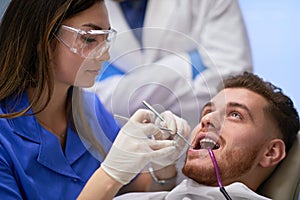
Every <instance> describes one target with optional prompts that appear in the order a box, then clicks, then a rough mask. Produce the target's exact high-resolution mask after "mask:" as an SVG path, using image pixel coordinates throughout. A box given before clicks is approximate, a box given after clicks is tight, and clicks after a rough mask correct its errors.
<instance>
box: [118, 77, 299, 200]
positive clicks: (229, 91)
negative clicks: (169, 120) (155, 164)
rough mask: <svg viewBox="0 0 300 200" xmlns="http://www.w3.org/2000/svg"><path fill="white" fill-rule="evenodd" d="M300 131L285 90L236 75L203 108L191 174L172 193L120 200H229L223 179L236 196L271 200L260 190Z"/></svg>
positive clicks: (188, 164)
mask: <svg viewBox="0 0 300 200" xmlns="http://www.w3.org/2000/svg"><path fill="white" fill-rule="evenodd" d="M298 130H299V116H298V113H297V111H296V109H295V108H294V106H293V102H292V101H291V100H290V98H288V97H287V96H285V95H284V94H283V93H282V92H281V90H280V89H279V88H277V87H275V86H274V85H272V84H270V83H268V82H264V81H263V80H262V79H260V78H259V77H257V76H256V75H253V74H251V73H244V74H243V75H239V76H236V77H233V78H230V79H228V80H226V81H225V82H224V88H223V89H222V90H221V91H220V92H219V93H218V94H217V95H216V96H215V97H214V98H213V99H212V100H211V101H210V102H208V103H207V104H206V105H205V106H204V107H203V110H202V119H201V121H200V123H199V124H198V126H197V127H196V128H195V129H194V131H193V141H192V146H193V148H189V149H188V150H187V153H186V161H185V165H184V167H183V173H184V174H185V175H186V176H187V177H188V178H187V179H185V180H184V181H183V182H182V183H181V184H179V185H178V186H177V187H175V188H174V189H173V190H172V191H170V192H152V193H128V194H125V195H121V196H119V197H116V199H172V200H174V199H226V198H225V196H224V194H223V193H221V192H220V190H219V186H220V184H221V183H222V184H223V185H224V186H225V189H226V191H227V193H228V195H229V196H230V197H231V198H232V199H268V198H267V197H263V196H261V195H259V194H257V193H255V191H256V190H257V189H258V187H259V186H260V185H261V184H262V183H263V182H264V181H265V180H266V179H267V178H268V177H269V176H270V174H271V173H272V172H273V170H274V169H275V168H276V166H277V165H278V164H279V163H280V162H281V161H282V160H283V159H284V158H285V156H286V154H287V152H288V150H289V149H290V147H291V145H292V143H293V141H294V140H295V138H296V135H297V132H298ZM208 147H209V148H211V149H212V151H213V154H214V155H215V158H216V162H217V165H218V169H219V173H220V179H221V181H220V180H219V181H218V179H217V178H216V172H215V168H214V165H213V162H212V159H211V157H210V155H209V153H208V149H207V148H208ZM227 199H229V198H228V197H227Z"/></svg>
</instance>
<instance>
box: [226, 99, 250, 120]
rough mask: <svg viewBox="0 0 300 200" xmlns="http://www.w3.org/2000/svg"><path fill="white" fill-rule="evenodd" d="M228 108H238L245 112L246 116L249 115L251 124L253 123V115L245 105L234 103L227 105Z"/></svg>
mask: <svg viewBox="0 0 300 200" xmlns="http://www.w3.org/2000/svg"><path fill="white" fill-rule="evenodd" d="M227 106H228V107H238V108H241V109H243V110H245V111H246V112H247V114H248V115H249V117H250V119H251V121H252V122H254V119H253V115H252V113H251V110H250V109H249V108H248V107H247V106H246V105H245V104H241V103H236V102H229V103H228V104H227Z"/></svg>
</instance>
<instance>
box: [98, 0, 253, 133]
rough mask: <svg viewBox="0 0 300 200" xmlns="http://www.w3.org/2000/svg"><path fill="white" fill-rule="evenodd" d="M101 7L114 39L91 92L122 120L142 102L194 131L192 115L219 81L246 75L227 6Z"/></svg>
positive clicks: (244, 50) (234, 7)
mask: <svg viewBox="0 0 300 200" xmlns="http://www.w3.org/2000/svg"><path fill="white" fill-rule="evenodd" d="M106 4H107V7H108V11H109V14H110V20H111V24H112V26H113V27H115V28H116V29H117V31H118V37H117V39H116V45H115V46H114V47H113V48H112V49H111V59H110V62H108V63H106V66H104V67H103V70H102V73H101V74H100V75H99V77H98V82H96V84H95V86H94V87H93V88H92V90H94V91H95V92H96V93H97V94H98V95H99V97H100V99H101V100H102V102H103V103H104V104H105V106H106V108H107V109H108V110H109V111H110V112H112V113H116V114H121V115H124V116H127V117H128V116H130V115H131V114H132V113H133V112H134V111H136V110H137V109H138V108H140V107H143V104H142V101H143V100H147V101H148V102H149V103H150V104H152V105H154V106H157V109H161V110H160V111H163V110H167V109H168V110H171V111H172V112H174V113H176V114H177V115H180V116H181V117H183V118H185V119H187V121H189V123H190V125H191V127H194V126H195V125H196V124H197V122H198V120H199V118H200V114H199V113H198V110H199V109H200V108H201V107H202V105H203V103H204V102H206V101H207V100H209V99H210V97H211V96H213V95H214V94H215V93H216V85H217V84H218V83H219V82H221V81H222V80H223V79H224V78H226V77H227V76H228V75H232V74H238V73H241V72H243V71H252V59H251V52H250V47H249V41H248V37H247V31H246V28H245V25H244V21H243V17H242V14H241V11H240V8H239V5H238V2H237V1H235V0H228V1H210V0H204V1H198V0H190V1H184V0H164V1H156V0H124V1H113V0H107V1H106Z"/></svg>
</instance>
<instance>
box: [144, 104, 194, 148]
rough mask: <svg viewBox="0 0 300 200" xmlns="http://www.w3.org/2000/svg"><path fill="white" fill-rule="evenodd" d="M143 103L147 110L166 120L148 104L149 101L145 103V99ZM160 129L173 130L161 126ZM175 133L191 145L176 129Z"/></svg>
mask: <svg viewBox="0 0 300 200" xmlns="http://www.w3.org/2000/svg"><path fill="white" fill-rule="evenodd" d="M143 104H144V105H145V106H146V107H147V108H148V109H149V110H151V111H152V112H153V113H154V114H155V115H156V116H157V117H158V118H159V119H160V120H161V121H163V122H166V120H165V119H164V118H163V117H162V116H161V115H160V114H159V113H158V112H157V111H156V110H155V109H154V108H153V107H152V106H151V105H150V104H149V103H147V102H146V101H143ZM160 129H162V128H161V127H160ZM162 130H165V131H168V132H174V131H173V130H171V129H168V128H163V129H162ZM175 134H176V135H178V136H179V137H180V138H181V139H183V141H184V142H185V143H187V144H188V145H189V146H190V147H193V146H192V145H191V144H190V143H189V141H188V140H187V139H186V138H185V137H184V136H183V135H182V134H181V133H180V132H178V131H176V133H175Z"/></svg>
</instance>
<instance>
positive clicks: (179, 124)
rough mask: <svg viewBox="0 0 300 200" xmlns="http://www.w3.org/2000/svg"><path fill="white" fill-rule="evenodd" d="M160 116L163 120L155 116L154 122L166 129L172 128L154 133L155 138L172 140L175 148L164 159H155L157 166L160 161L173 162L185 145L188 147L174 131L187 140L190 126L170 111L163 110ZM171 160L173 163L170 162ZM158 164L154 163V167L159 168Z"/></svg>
mask: <svg viewBox="0 0 300 200" xmlns="http://www.w3.org/2000/svg"><path fill="white" fill-rule="evenodd" d="M161 116H162V118H164V120H165V122H163V121H162V120H160V119H159V118H157V119H156V120H155V124H156V125H157V126H158V127H164V128H167V129H170V130H172V132H169V131H163V133H162V134H161V133H158V134H156V135H155V138H156V139H157V140H159V139H163V140H166V139H169V140H173V141H175V142H176V149H175V151H174V152H173V153H172V154H171V155H170V157H168V158H166V159H165V160H161V159H156V162H154V163H156V164H158V166H159V165H160V164H161V163H162V164H166V163H170V164H174V162H175V161H176V160H177V159H178V158H179V157H180V156H181V155H182V154H183V153H184V152H185V151H184V150H185V149H186V147H188V145H187V143H186V142H185V141H184V140H183V139H182V138H181V137H179V136H178V135H177V134H176V132H179V133H180V134H181V135H182V136H183V137H185V138H186V140H187V141H189V137H190V132H191V128H190V126H189V124H188V123H187V121H186V120H184V119H182V118H180V117H178V116H176V115H175V114H173V113H172V112H170V111H165V112H163V113H161ZM172 161H173V163H171V162H172ZM158 166H157V165H156V167H157V168H156V169H155V170H157V169H159V168H158Z"/></svg>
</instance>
